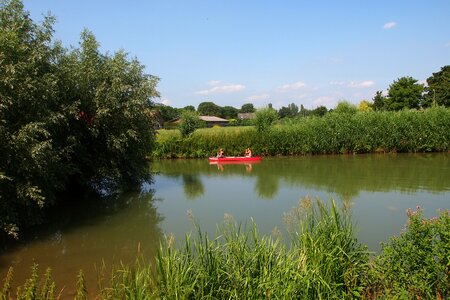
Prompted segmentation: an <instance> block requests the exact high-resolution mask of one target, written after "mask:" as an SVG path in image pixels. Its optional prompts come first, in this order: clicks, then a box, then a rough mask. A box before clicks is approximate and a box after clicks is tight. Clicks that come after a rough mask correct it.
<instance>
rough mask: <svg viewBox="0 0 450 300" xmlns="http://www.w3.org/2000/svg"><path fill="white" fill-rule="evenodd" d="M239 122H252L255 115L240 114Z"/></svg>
mask: <svg viewBox="0 0 450 300" xmlns="http://www.w3.org/2000/svg"><path fill="white" fill-rule="evenodd" d="M237 117H238V119H239V120H251V119H254V118H255V113H238V115H237Z"/></svg>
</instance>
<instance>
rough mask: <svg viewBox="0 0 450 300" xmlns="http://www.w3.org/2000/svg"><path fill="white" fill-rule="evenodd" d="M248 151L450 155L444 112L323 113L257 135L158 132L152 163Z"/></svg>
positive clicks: (230, 130)
mask: <svg viewBox="0 0 450 300" xmlns="http://www.w3.org/2000/svg"><path fill="white" fill-rule="evenodd" d="M247 147H250V148H251V149H252V150H253V153H255V154H258V155H264V156H277V155H310V154H346V153H379V152H445V151H449V150H450V109H448V108H443V107H433V108H429V109H426V110H419V111H418V110H403V111H399V112H389V111H382V112H374V111H370V112H357V113H334V112H331V113H328V114H326V115H325V116H323V117H304V118H297V119H287V120H284V121H283V122H282V123H279V124H275V125H272V126H270V127H269V128H268V129H267V130H265V131H264V132H257V130H256V129H255V128H254V127H253V126H239V127H234V126H229V127H218V128H202V129H198V130H196V131H195V132H194V133H193V134H191V135H189V136H187V137H185V138H183V137H182V136H181V134H180V132H179V131H178V130H176V129H175V130H164V129H163V130H159V131H158V134H157V139H156V145H155V148H154V151H153V152H152V157H154V158H205V157H208V156H212V155H215V154H216V153H217V150H218V149H219V148H223V149H224V150H225V154H226V155H233V156H234V155H243V150H244V149H245V148H247Z"/></svg>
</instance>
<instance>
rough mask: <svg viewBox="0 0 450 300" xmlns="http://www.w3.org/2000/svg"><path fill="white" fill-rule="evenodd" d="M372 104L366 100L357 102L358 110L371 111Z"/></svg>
mask: <svg viewBox="0 0 450 300" xmlns="http://www.w3.org/2000/svg"><path fill="white" fill-rule="evenodd" d="M372 106H373V104H372V103H371V102H369V101H367V100H362V101H361V102H359V104H358V111H372V110H373V108H372Z"/></svg>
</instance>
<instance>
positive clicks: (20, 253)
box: [0, 154, 450, 296]
mask: <svg viewBox="0 0 450 300" xmlns="http://www.w3.org/2000/svg"><path fill="white" fill-rule="evenodd" d="M152 168H153V170H154V171H155V172H157V174H156V175H155V176H154V183H153V184H151V185H144V186H143V191H141V193H138V194H128V195H123V196H122V197H121V198H120V199H116V200H105V201H103V202H101V203H96V204H91V205H90V206H89V207H78V208H77V209H76V210H74V211H72V212H71V214H64V218H63V220H62V221H60V222H56V224H52V225H49V226H48V227H47V228H46V229H45V230H41V231H40V232H37V233H34V234H33V235H32V236H31V237H29V238H24V239H23V240H22V241H21V243H18V244H16V245H14V246H9V247H8V248H7V249H5V250H3V252H2V253H1V254H0V278H4V275H5V274H6V272H7V268H8V267H9V266H10V265H12V266H14V270H15V281H18V283H20V284H22V283H23V281H24V280H25V278H27V277H29V273H30V271H29V269H30V266H31V265H32V263H33V262H36V263H38V264H39V265H40V269H41V271H42V272H44V271H45V268H47V267H51V268H52V269H53V275H54V278H55V279H56V281H57V284H58V288H62V287H64V295H65V296H67V295H68V296H71V295H73V293H74V290H75V282H76V275H77V273H78V271H79V270H80V269H83V271H84V273H85V275H86V278H87V280H88V290H89V291H90V292H94V293H95V291H96V289H97V287H96V284H97V282H98V276H99V275H98V274H99V270H101V269H102V265H103V264H105V265H106V266H108V267H109V266H111V265H113V264H115V265H119V264H120V262H123V263H125V264H127V263H131V262H133V261H134V260H135V259H136V257H137V256H138V255H143V256H145V257H146V258H147V259H149V260H151V259H152V258H153V255H154V253H155V250H156V248H157V247H158V245H159V241H160V239H161V238H162V236H163V235H164V234H168V233H172V234H174V235H175V237H176V240H177V241H181V240H182V238H183V236H184V234H185V233H186V232H189V231H191V230H192V229H193V226H192V224H191V221H190V220H189V218H188V217H187V212H188V211H189V214H193V216H194V217H195V219H196V220H197V221H198V222H199V224H200V225H201V228H202V230H205V231H208V232H210V233H214V231H215V230H216V226H217V224H220V223H221V222H222V220H223V218H224V215H225V214H226V215H232V216H233V217H234V219H235V220H237V221H240V222H243V223H245V222H248V221H249V220H250V218H252V219H253V220H254V221H255V222H256V223H257V225H258V229H259V230H260V232H262V233H265V234H270V233H271V232H272V230H273V229H274V228H277V229H279V230H280V231H281V232H282V233H284V231H283V229H284V228H285V224H284V223H283V214H284V213H285V212H288V211H289V210H290V209H291V208H292V207H293V206H295V205H297V203H298V201H299V199H301V198H302V197H305V196H307V195H309V196H311V197H320V198H321V199H323V200H325V201H329V200H330V199H331V198H334V199H336V201H337V202H338V204H340V205H346V206H349V207H351V211H352V215H353V219H354V221H355V223H356V228H357V232H358V238H359V240H360V241H361V242H362V243H365V244H367V245H368V246H369V249H370V250H372V251H379V249H380V245H379V243H380V242H381V241H387V239H388V237H389V236H392V235H397V234H398V233H399V232H400V230H401V229H402V228H403V226H404V224H405V222H406V215H405V210H406V209H407V208H415V207H416V206H417V205H419V206H421V207H423V208H424V210H425V215H427V216H434V215H436V214H437V212H436V211H437V210H438V209H450V154H394V155H358V156H308V157H294V158H292V157H289V158H266V159H264V160H263V161H262V162H261V163H259V164H251V165H250V164H237V165H233V164H231V165H221V166H218V165H210V164H209V163H208V161H207V160H204V159H202V160H172V161H156V162H154V163H153V164H152ZM3 248H4V247H3ZM103 272H106V273H107V274H106V277H108V274H109V273H108V272H110V270H109V269H108V268H106V269H105V270H103ZM100 273H101V272H100ZM91 295H92V294H91Z"/></svg>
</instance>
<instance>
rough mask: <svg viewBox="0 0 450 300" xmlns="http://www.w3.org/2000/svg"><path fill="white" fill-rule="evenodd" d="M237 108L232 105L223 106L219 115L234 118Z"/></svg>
mask: <svg viewBox="0 0 450 300" xmlns="http://www.w3.org/2000/svg"><path fill="white" fill-rule="evenodd" d="M238 112H239V109H237V108H235V107H233V106H223V107H221V108H220V117H221V118H225V119H236V118H237V114H238Z"/></svg>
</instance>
